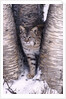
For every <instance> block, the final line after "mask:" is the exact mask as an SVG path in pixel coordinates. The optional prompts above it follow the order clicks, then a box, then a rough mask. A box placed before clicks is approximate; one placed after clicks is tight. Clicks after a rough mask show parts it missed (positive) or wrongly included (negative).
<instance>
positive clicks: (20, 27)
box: [19, 25, 25, 33]
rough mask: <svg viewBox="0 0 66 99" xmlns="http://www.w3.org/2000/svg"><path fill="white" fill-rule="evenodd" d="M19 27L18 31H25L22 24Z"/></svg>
mask: <svg viewBox="0 0 66 99" xmlns="http://www.w3.org/2000/svg"><path fill="white" fill-rule="evenodd" d="M19 29H20V33H22V32H23V33H24V32H25V28H24V27H23V26H22V25H20V26H19Z"/></svg>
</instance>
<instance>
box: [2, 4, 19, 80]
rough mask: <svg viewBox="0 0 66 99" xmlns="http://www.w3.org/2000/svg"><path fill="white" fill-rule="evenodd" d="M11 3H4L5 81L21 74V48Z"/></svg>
mask: <svg viewBox="0 0 66 99" xmlns="http://www.w3.org/2000/svg"><path fill="white" fill-rule="evenodd" d="M11 6H12V5H9V4H4V5H3V76H4V80H5V81H10V80H12V79H14V80H15V79H17V78H18V76H19V65H20V63H19V61H20V60H19V58H20V55H19V50H18V46H17V36H16V29H15V23H14V19H13V14H12V10H11Z"/></svg>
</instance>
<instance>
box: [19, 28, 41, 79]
mask: <svg viewBox="0 0 66 99" xmlns="http://www.w3.org/2000/svg"><path fill="white" fill-rule="evenodd" d="M20 39H21V43H22V47H23V50H24V53H25V54H26V56H27V60H28V64H29V69H30V72H29V74H28V75H27V77H28V78H33V77H34V76H35V73H36V72H35V71H36V62H37V60H36V55H39V50H40V43H41V32H40V29H39V27H38V26H36V27H34V28H32V29H31V30H29V32H28V33H27V31H26V29H25V28H24V27H23V26H20Z"/></svg>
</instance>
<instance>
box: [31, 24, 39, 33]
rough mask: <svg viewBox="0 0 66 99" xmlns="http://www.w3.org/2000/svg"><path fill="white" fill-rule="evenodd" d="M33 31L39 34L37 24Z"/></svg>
mask: <svg viewBox="0 0 66 99" xmlns="http://www.w3.org/2000/svg"><path fill="white" fill-rule="evenodd" d="M32 30H33V33H35V34H37V33H38V27H37V26H36V27H34V28H33V29H32Z"/></svg>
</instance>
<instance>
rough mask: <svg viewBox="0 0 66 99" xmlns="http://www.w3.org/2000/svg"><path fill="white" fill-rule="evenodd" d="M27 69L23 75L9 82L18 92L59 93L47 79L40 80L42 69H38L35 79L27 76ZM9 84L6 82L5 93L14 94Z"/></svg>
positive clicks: (13, 89) (14, 90)
mask: <svg viewBox="0 0 66 99" xmlns="http://www.w3.org/2000/svg"><path fill="white" fill-rule="evenodd" d="M26 74H27V71H26V72H25V74H24V75H23V76H21V75H20V77H19V79H18V80H14V81H13V82H12V83H8V84H9V87H10V88H11V89H10V90H12V91H13V92H16V94H58V92H57V91H56V90H54V89H51V88H50V87H49V86H48V84H47V82H46V81H42V80H40V75H41V71H40V70H39V69H38V73H37V75H36V76H35V77H34V78H33V79H28V78H27V77H26ZM8 89H9V88H8V86H7V84H6V83H4V86H3V93H4V94H13V93H11V92H10V91H9V90H8Z"/></svg>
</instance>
